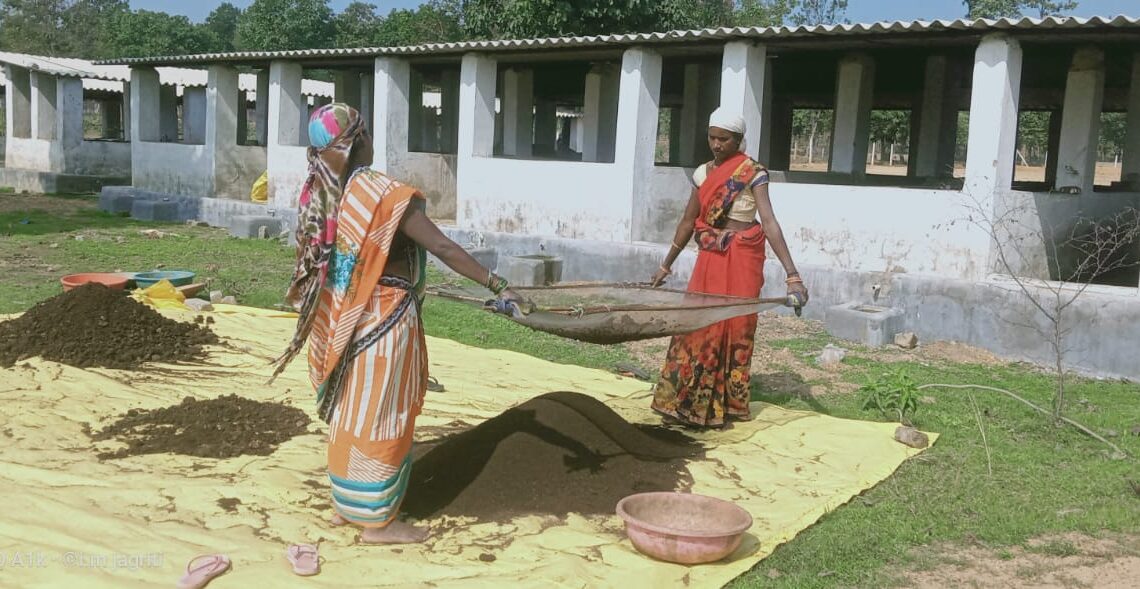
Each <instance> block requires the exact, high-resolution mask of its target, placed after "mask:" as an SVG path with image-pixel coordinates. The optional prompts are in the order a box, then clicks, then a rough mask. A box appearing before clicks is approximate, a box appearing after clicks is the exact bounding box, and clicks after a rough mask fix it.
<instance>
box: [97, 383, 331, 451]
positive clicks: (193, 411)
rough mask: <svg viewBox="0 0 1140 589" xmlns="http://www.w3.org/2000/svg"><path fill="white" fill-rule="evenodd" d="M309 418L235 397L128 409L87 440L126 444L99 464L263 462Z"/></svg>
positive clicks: (274, 405) (289, 409)
mask: <svg viewBox="0 0 1140 589" xmlns="http://www.w3.org/2000/svg"><path fill="white" fill-rule="evenodd" d="M309 423H310V420H309V416H308V415H306V414H305V412H304V411H302V410H300V409H297V408H296V407H289V406H287V405H281V404H279V403H263V402H260V401H254V400H252V399H246V398H244V397H239V396H237V395H226V396H224V397H219V398H217V399H210V400H206V401H200V400H197V399H195V398H193V397H186V398H185V399H183V400H182V402H181V403H180V404H178V405H172V406H170V407H163V408H161V409H151V410H139V409H131V410H130V411H127V413H126V414H125V415H122V416H121V417H120V418H119V419H118V420H116V421H115V422H114V423H112V424H110V425H108V426H107V427H105V428H103V429H102V430H101V431H99V432H97V433H94V434H92V435H91V438H92V439H93V440H95V441H103V440H111V439H114V440H118V441H120V442H124V443H126V444H127V447H126V448H121V449H119V450H116V451H113V452H103V453H101V454H99V458H101V459H109V458H125V457H127V456H137V455H140V454H166V453H173V454H182V455H186V456H199V457H202V458H234V457H237V456H246V455H252V456H267V455H269V454H272V453H273V452H274V451H275V450H276V449H277V446H278V445H280V444H282V443H284V442H286V441H288V440H290V439H291V438H293V437H294V436H299V435H303V434H305V433H307V432H308V427H309Z"/></svg>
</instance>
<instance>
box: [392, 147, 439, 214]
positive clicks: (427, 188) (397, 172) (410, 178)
mask: <svg viewBox="0 0 1140 589" xmlns="http://www.w3.org/2000/svg"><path fill="white" fill-rule="evenodd" d="M457 159H458V158H456V156H455V155H448V154H439V153H406V152H405V153H403V154H401V155H400V157H399V159H397V160H396V163H395V164H394V165H392V166H390V167H389V169H388V170H381V171H383V172H386V173H388V174H390V175H391V176H392V177H393V178H395V179H396V180H399V181H400V182H403V183H404V184H408V185H410V186H414V187H416V188H418V189H419V191H420V192H422V193H423V194H424V197H425V198H426V199H427V202H428V214H429V215H431V216H432V217H433V218H436V219H454V218H455V177H456V166H457ZM378 169H379V168H378Z"/></svg>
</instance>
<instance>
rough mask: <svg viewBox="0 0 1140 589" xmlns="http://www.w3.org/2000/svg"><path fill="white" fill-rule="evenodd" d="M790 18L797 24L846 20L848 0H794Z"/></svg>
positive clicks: (824, 23) (823, 23)
mask: <svg viewBox="0 0 1140 589" xmlns="http://www.w3.org/2000/svg"><path fill="white" fill-rule="evenodd" d="M791 5H792V10H791V15H790V19H791V21H792V22H793V23H795V24H797V25H807V26H811V25H832V24H837V23H840V22H845V21H846V20H847V19H846V18H844V15H845V14H846V13H847V0H792V2H791Z"/></svg>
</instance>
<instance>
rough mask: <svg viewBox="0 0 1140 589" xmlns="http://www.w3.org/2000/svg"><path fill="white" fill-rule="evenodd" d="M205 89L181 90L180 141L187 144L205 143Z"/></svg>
mask: <svg viewBox="0 0 1140 589" xmlns="http://www.w3.org/2000/svg"><path fill="white" fill-rule="evenodd" d="M206 103H207V100H206V89H205V88H183V90H182V142H183V143H186V144H188V145H202V144H204V143H206Z"/></svg>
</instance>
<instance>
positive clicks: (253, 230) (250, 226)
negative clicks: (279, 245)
mask: <svg viewBox="0 0 1140 589" xmlns="http://www.w3.org/2000/svg"><path fill="white" fill-rule="evenodd" d="M263 227H264V229H262V228H263ZM229 228H230V235H233V236H234V237H247V238H252V237H262V236H263V235H264V236H269V235H277V234H278V233H280V232H281V230H282V229H284V228H285V226H284V225H283V224H282V221H281V219H280V218H278V217H266V216H261V215H238V216H236V217H233V218H231V219H230V220H229ZM263 239H264V238H263Z"/></svg>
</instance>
